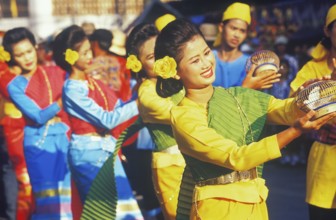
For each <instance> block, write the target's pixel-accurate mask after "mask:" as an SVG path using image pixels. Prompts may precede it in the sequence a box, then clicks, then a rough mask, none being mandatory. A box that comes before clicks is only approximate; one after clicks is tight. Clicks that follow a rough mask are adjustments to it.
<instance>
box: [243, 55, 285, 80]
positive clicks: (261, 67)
mask: <svg viewBox="0 0 336 220" xmlns="http://www.w3.org/2000/svg"><path fill="white" fill-rule="evenodd" d="M252 64H255V65H256V66H257V67H256V69H255V70H254V73H253V75H254V76H258V75H260V74H266V73H269V72H278V70H279V66H280V60H279V57H278V56H277V55H276V54H275V53H274V52H273V51H270V50H260V51H256V52H254V53H253V54H252V55H251V56H250V58H249V59H248V60H247V62H246V66H245V68H246V72H248V71H249V70H250V69H251V67H252Z"/></svg>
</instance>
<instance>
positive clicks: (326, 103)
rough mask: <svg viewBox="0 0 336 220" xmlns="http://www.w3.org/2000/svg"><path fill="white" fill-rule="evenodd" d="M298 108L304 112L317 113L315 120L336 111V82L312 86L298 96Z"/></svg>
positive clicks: (331, 81)
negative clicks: (311, 111) (312, 111)
mask: <svg viewBox="0 0 336 220" xmlns="http://www.w3.org/2000/svg"><path fill="white" fill-rule="evenodd" d="M295 101H296V104H297V106H298V107H299V108H300V109H301V110H302V111H304V112H309V111H310V110H314V111H316V115H315V117H314V118H319V117H322V116H323V115H326V114H329V113H331V112H335V111H336V81H334V80H325V81H318V82H315V83H312V84H310V85H309V86H307V87H306V88H304V89H303V90H301V91H300V92H299V93H298V94H297V96H296V100H295Z"/></svg>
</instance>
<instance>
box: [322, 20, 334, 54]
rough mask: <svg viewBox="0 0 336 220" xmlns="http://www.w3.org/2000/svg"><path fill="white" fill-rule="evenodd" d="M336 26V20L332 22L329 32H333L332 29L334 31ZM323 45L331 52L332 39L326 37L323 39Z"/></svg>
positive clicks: (328, 28)
mask: <svg viewBox="0 0 336 220" xmlns="http://www.w3.org/2000/svg"><path fill="white" fill-rule="evenodd" d="M334 25H336V20H334V21H333V22H331V23H330V24H329V25H328V27H327V30H328V31H329V32H331V31H332V29H333V27H334ZM322 45H323V46H324V47H325V48H327V49H328V50H329V49H330V48H331V47H332V43H331V39H330V37H324V38H323V39H322Z"/></svg>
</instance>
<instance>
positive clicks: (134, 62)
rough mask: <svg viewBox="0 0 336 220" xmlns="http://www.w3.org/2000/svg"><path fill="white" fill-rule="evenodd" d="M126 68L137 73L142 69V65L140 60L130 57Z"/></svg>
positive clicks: (133, 56)
mask: <svg viewBox="0 0 336 220" xmlns="http://www.w3.org/2000/svg"><path fill="white" fill-rule="evenodd" d="M126 68H127V69H129V70H132V71H133V72H135V73H137V72H139V71H140V70H141V69H142V64H141V62H140V60H138V58H137V57H136V56H135V55H133V54H132V55H129V56H128V57H127V61H126Z"/></svg>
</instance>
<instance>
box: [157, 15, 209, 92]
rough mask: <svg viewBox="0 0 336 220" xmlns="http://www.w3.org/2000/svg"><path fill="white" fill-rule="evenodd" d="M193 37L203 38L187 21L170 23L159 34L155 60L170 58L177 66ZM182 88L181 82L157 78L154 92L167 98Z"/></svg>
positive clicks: (180, 19) (180, 20)
mask: <svg viewBox="0 0 336 220" xmlns="http://www.w3.org/2000/svg"><path fill="white" fill-rule="evenodd" d="M195 36H200V37H203V39H204V36H203V34H202V33H201V31H200V30H199V29H198V28H197V27H196V25H194V24H193V23H192V22H190V21H189V20H186V19H183V18H179V19H176V20H174V21H172V22H170V23H169V24H168V25H167V26H166V27H164V28H163V29H162V31H161V33H160V34H159V36H158V38H157V40H156V43H155V60H158V59H161V58H163V57H165V56H169V57H172V58H173V59H174V60H175V61H176V63H177V65H179V62H180V61H181V59H182V57H183V56H184V54H182V53H183V49H184V47H185V45H186V44H187V43H188V42H189V41H190V40H192V39H193V38H194V37H195ZM182 88H183V84H182V81H180V80H176V79H173V78H169V79H162V78H160V77H158V81H157V84H156V92H157V93H158V95H159V96H161V97H168V96H171V95H173V94H175V93H177V92H179V91H180V90H181V89H182Z"/></svg>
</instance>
